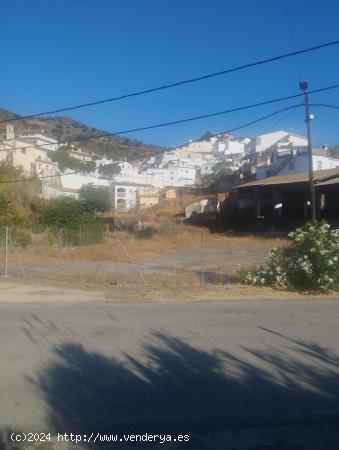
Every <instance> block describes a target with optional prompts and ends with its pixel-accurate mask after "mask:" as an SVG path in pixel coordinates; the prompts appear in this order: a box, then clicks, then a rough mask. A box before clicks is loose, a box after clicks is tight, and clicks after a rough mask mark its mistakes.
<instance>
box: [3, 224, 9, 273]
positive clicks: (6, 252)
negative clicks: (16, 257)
mask: <svg viewBox="0 0 339 450" xmlns="http://www.w3.org/2000/svg"><path fill="white" fill-rule="evenodd" d="M3 276H4V277H7V276H8V227H5V261H4V273H3Z"/></svg>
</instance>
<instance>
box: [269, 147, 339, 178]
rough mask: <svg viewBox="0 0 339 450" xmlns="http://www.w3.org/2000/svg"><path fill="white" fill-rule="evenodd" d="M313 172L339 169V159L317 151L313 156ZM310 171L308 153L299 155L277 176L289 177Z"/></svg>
mask: <svg viewBox="0 0 339 450" xmlns="http://www.w3.org/2000/svg"><path fill="white" fill-rule="evenodd" d="M312 161H313V170H326V169H334V168H336V167H339V159H336V158H330V157H329V156H327V154H326V153H325V152H320V151H317V150H314V151H313V154H312ZM307 170H308V154H307V152H302V153H298V155H297V156H295V157H293V158H292V159H291V160H290V161H288V163H287V164H286V165H285V166H284V167H282V168H281V170H279V172H278V173H277V175H289V174H291V173H302V172H306V171H307Z"/></svg>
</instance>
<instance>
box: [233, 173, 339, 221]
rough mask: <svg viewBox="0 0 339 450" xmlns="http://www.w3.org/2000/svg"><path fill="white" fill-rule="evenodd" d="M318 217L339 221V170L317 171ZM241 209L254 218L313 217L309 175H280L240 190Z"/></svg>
mask: <svg viewBox="0 0 339 450" xmlns="http://www.w3.org/2000/svg"><path fill="white" fill-rule="evenodd" d="M314 184H315V197H316V214H317V218H318V219H320V218H327V217H330V218H336V219H338V218H339V204H338V195H339V168H338V167H337V168H334V169H326V170H318V171H315V172H314ZM236 190H237V191H238V193H239V209H240V210H241V209H245V208H250V209H251V210H252V212H253V218H254V219H257V218H272V219H274V218H281V217H287V218H298V217H299V218H302V217H310V197H309V192H310V189H309V174H308V172H302V173H294V174H289V175H279V176H274V177H269V178H264V179H262V180H258V181H254V182H251V183H245V184H242V185H239V186H237V187H236Z"/></svg>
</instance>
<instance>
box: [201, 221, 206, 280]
mask: <svg viewBox="0 0 339 450" xmlns="http://www.w3.org/2000/svg"><path fill="white" fill-rule="evenodd" d="M204 253H205V242H204V230H202V231H201V284H204Z"/></svg>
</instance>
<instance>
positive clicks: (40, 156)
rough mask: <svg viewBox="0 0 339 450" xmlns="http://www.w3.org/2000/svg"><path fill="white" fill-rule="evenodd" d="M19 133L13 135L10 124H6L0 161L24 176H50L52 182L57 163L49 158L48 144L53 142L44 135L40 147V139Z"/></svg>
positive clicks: (0, 146) (0, 145)
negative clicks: (19, 171)
mask: <svg viewBox="0 0 339 450" xmlns="http://www.w3.org/2000/svg"><path fill="white" fill-rule="evenodd" d="M23 134H24V133H21V135H23ZM21 135H20V136H16V135H15V133H14V128H13V126H12V125H7V126H6V139H4V140H3V141H2V142H1V143H0V150H1V151H0V161H3V162H7V163H9V164H11V165H12V166H13V167H16V168H17V169H19V170H21V171H22V173H23V174H24V175H26V176H36V175H38V176H42V177H50V183H53V176H54V175H56V174H58V165H57V164H56V163H54V162H53V161H52V160H51V159H50V158H49V156H48V151H49V150H50V149H48V146H49V145H54V143H53V142H50V141H49V138H48V137H46V139H47V141H46V142H47V143H46V142H45V144H46V145H45V144H44V145H42V147H40V144H39V142H40V143H41V142H42V140H39V139H38V140H36V141H35V140H33V139H29V138H26V137H22V136H21ZM51 141H55V140H54V139H51ZM55 142H56V141H55ZM56 145H57V142H56Z"/></svg>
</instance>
